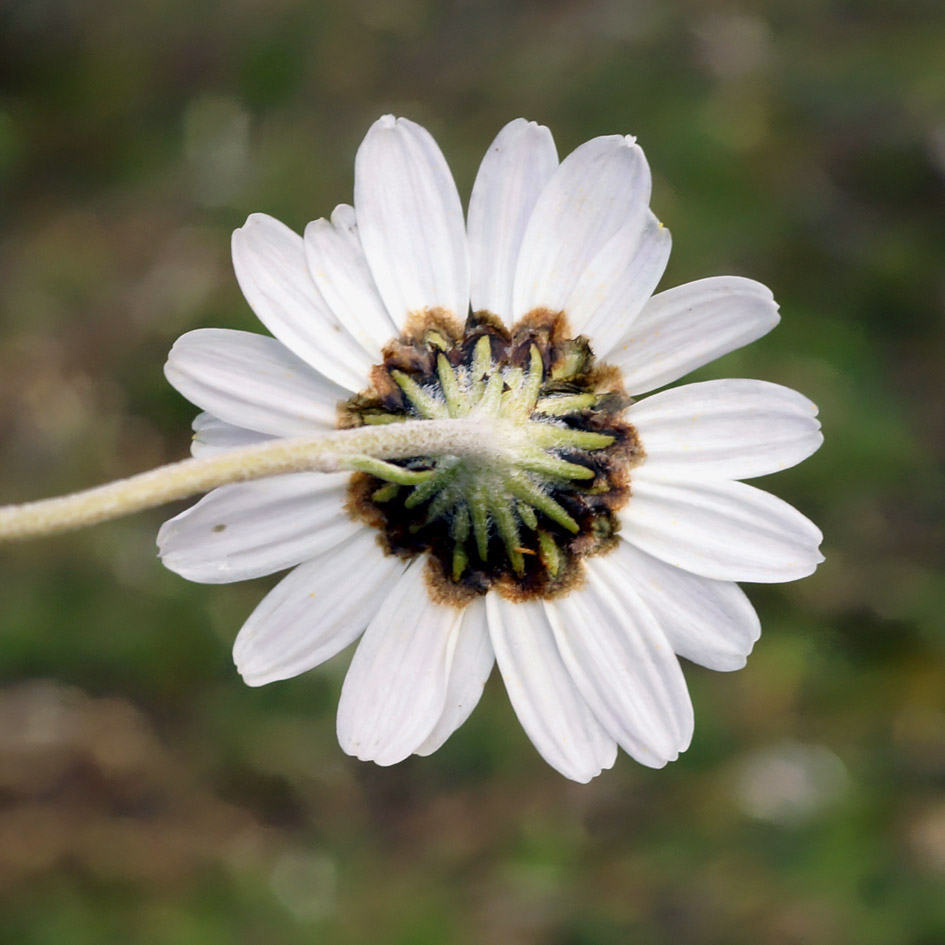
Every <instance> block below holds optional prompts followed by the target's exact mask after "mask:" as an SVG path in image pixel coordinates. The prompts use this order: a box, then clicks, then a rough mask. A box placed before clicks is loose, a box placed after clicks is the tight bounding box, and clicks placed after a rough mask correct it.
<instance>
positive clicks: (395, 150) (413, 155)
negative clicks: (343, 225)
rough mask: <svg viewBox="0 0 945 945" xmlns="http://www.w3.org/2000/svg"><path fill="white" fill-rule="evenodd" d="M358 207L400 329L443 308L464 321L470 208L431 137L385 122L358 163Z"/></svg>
mask: <svg viewBox="0 0 945 945" xmlns="http://www.w3.org/2000/svg"><path fill="white" fill-rule="evenodd" d="M354 206H355V209H356V211H357V217H358V229H359V231H360V236H361V245H362V246H363V247H364V255H365V257H366V258H367V261H368V265H369V266H370V267H371V272H372V274H373V275H374V281H375V283H376V284H377V288H378V290H379V292H380V294H381V298H382V299H384V302H385V303H386V305H387V310H388V311H389V312H390V314H391V317H392V318H393V320H394V323H395V324H396V325H397V326H402V325H403V324H404V321H405V320H406V318H407V315H408V314H409V313H410V312H416V311H422V310H423V309H425V308H436V307H442V308H445V309H446V310H447V311H450V312H452V313H453V314H454V315H455V316H456V317H457V318H459V319H460V321H462V320H464V319H465V318H466V314H467V312H468V309H469V259H468V253H467V249H466V228H465V226H464V224H463V208H462V205H461V204H460V201H459V193H458V192H457V190H456V184H455V183H454V182H453V175H452V174H451V173H450V169H449V167H448V166H447V164H446V159H445V158H444V157H443V154H442V152H441V151H440V149H439V147H437V144H436V142H435V141H434V140H433V138H432V136H431V135H430V133H429V132H428V131H427V130H426V129H424V128H421V127H420V125H417V124H414V122H412V121H408V120H407V119H406V118H397V119H396V120H395V119H394V117H393V116H392V115H385V116H384V117H383V118H380V119H378V120H377V121H376V122H374V124H373V125H372V126H371V128H370V129H369V130H368V133H367V135H366V136H365V138H364V141H363V142H362V143H361V147H360V148H358V154H357V157H356V158H355V162H354Z"/></svg>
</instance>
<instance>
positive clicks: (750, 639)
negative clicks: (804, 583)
mask: <svg viewBox="0 0 945 945" xmlns="http://www.w3.org/2000/svg"><path fill="white" fill-rule="evenodd" d="M608 558H613V560H614V563H615V564H616V565H618V566H619V567H620V568H621V569H622V572H623V574H624V576H625V580H626V581H627V582H628V583H629V584H631V585H632V586H633V589H634V590H635V591H636V592H637V593H638V594H639V595H640V598H641V599H642V600H643V603H644V604H645V605H646V606H647V607H648V608H649V610H650V612H651V613H652V614H653V616H654V617H655V618H656V622H657V623H658V624H659V625H660V628H661V629H662V631H663V632H664V633H665V634H666V638H667V639H668V640H669V642H670V645H671V646H672V648H673V649H674V650H675V651H676V652H677V653H678V654H679V655H680V656H684V657H685V658H686V659H687V660H692V662H693V663H698V664H699V665H700V666H707V667H708V668H709V669H715V670H723V671H729V670H733V669H741V668H742V667H743V666H744V665H745V660H746V659H747V657H748V654H749V653H750V652H751V650H752V647H753V646H754V644H755V641H756V640H757V639H758V637H759V636H760V635H761V622H760V621H759V620H758V615H757V614H756V613H755V608H754V607H752V606H751V601H749V600H748V598H747V597H746V596H745V592H744V591H743V590H742V589H741V588H740V587H739V586H738V585H737V584H733V583H732V582H731V581H713V580H711V579H710V578H704V577H699V576H698V575H696V574H692V573H690V572H689V571H683V570H682V569H681V568H675V567H673V566H672V565H671V564H666V563H664V562H663V561H660V560H659V559H658V558H654V557H653V556H652V555H648V554H646V553H645V552H643V551H640V549H639V548H634V547H633V545H631V544H630V542H628V541H622V542H620V543H619V544H618V545H617V547H616V548H615V549H614V551H613V552H612V553H611V554H610V555H608ZM595 560H596V559H595Z"/></svg>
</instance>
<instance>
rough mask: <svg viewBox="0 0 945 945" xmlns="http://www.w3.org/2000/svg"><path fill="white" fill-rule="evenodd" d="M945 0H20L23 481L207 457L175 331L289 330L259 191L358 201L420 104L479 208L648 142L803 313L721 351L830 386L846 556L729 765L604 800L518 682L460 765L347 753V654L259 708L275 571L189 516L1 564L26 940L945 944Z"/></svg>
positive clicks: (792, 619) (793, 607)
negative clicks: (555, 759) (534, 141)
mask: <svg viewBox="0 0 945 945" xmlns="http://www.w3.org/2000/svg"><path fill="white" fill-rule="evenodd" d="M943 64H945V8H943V6H942V4H941V2H940V0H904V2H899V3H894V2H892V0H858V2H843V0H767V2H757V3H753V2H750V0H717V2H716V0H709V2H697V0H691V2H687V0H670V2H665V0H629V2H628V0H595V2H579V0H556V2H547V3H531V4H523V3H518V2H511V0H483V2H479V0H448V2H442V3H437V2H434V0H349V2H347V3H328V2H324V0H308V2H304V3H296V2H292V0H233V2H230V3H213V2H209V0H155V2H148V3H125V2H119V0H98V2H96V0H78V2H65V0H0V501H7V502H9V501H17V500H26V499H31V498H38V497H40V496H44V495H49V494H53V493H60V492H64V491H69V490H73V489H76V488H79V487H84V486H87V485H92V484H95V483H98V482H101V481H104V480H108V479H112V478H114V477H117V476H122V475H127V474H131V473H133V472H136V471H139V470H143V469H146V468H149V467H152V466H154V465H157V464H159V463H162V462H167V461H171V460H174V459H177V458H180V457H182V456H184V455H185V454H186V452H187V447H188V441H189V424H190V420H191V417H192V415H193V412H194V411H193V409H192V408H191V407H190V406H189V405H188V404H187V403H185V402H184V401H183V399H182V398H181V397H179V396H178V395H177V394H176V393H175V392H174V391H173V390H172V389H171V388H170V387H169V386H168V385H167V384H166V383H165V382H164V380H163V377H162V372H161V366H162V364H163V361H164V357H165V354H166V352H167V350H168V349H169V348H170V346H171V344H172V342H173V341H174V339H175V338H176V337H177V336H178V335H179V334H181V333H182V332H184V331H186V330H189V329H192V328H196V327H201V326H226V327H233V328H243V329H250V330H256V329H257V328H258V326H257V325H256V323H255V322H254V319H253V317H252V314H251V313H250V311H249V308H248V307H247V305H246V304H245V302H244V301H243V300H242V298H241V296H240V294H239V291H238V289H237V286H236V282H235V280H234V278H233V276H232V272H231V269H230V263H229V258H228V247H229V234H230V232H231V230H233V229H234V228H235V227H236V226H238V225H240V224H241V223H242V221H243V220H244V219H245V217H246V215H247V214H248V213H250V212H252V211H266V212H269V213H272V214H274V215H276V216H278V217H280V218H281V219H283V220H285V221H286V222H287V223H289V224H290V225H291V226H293V227H294V228H295V229H297V230H301V229H302V228H303V227H304V225H305V223H306V222H307V221H308V220H310V219H313V218H315V217H318V216H322V215H327V214H328V213H329V212H330V210H331V208H332V207H333V206H334V205H335V204H336V203H339V202H341V201H347V200H350V194H351V186H352V166H353V158H354V153H355V150H356V148H357V145H358V143H359V141H360V138H361V136H362V135H363V133H364V132H365V130H366V129H367V127H368V125H369V124H370V123H371V122H372V121H373V120H374V119H375V118H376V117H377V116H378V115H379V114H382V113H384V112H389V111H393V112H396V113H398V114H404V115H407V116H410V117H412V118H414V119H415V120H417V121H420V122H422V123H424V124H425V125H426V126H427V127H429V128H430V129H431V131H432V132H433V133H434V134H435V135H436V137H437V139H438V140H439V142H440V143H441V145H442V147H443V149H444V151H445V153H446V154H447V156H448V158H449V160H450V162H451V164H452V166H453V168H454V170H455V173H456V176H457V180H458V182H459V186H460V190H461V192H462V193H463V194H464V195H468V192H469V188H470V186H471V184H472V180H473V177H474V174H475V170H476V167H477V164H478V161H479V159H480V156H481V155H482V153H483V151H484V150H485V148H486V146H487V145H488V143H489V142H490V141H491V139H492V137H493V136H494V135H495V133H496V132H497V131H498V129H499V128H500V127H501V126H502V125H503V124H504V123H505V122H506V121H507V120H509V119H511V118H513V117H516V116H518V115H525V116H527V117H529V118H534V119H537V120H540V121H542V122H543V123H546V124H548V125H549V126H550V127H551V128H552V130H553V131H554V134H555V136H556V139H557V141H558V144H559V150H560V151H561V152H562V154H563V153H566V152H567V151H569V150H570V149H572V148H573V147H574V146H576V145H577V144H579V143H580V142H581V141H583V140H585V139H586V138H588V137H591V136H594V135H597V134H604V133H613V132H632V133H634V134H636V135H638V136H639V140H640V142H641V143H642V144H643V146H644V148H645V149H646V151H647V154H648V157H649V159H650V163H651V165H652V167H653V170H654V175H655V185H654V197H653V205H654V208H655V210H656V212H657V213H658V214H659V215H660V217H661V218H662V219H663V220H664V221H665V222H666V224H667V225H668V226H669V227H670V228H671V230H672V231H673V235H674V241H675V250H674V255H673V259H672V261H671V263H670V266H669V270H668V272H667V275H666V279H665V281H664V285H666V286H668V285H672V284H675V283H678V282H683V281H688V280H690V279H695V278H699V277H702V276H706V275H712V274H721V273H739V274H744V275H749V276H752V277H755V278H757V279H760V280H762V281H764V282H766V283H768V284H769V285H771V286H772V287H773V289H774V291H775V293H776V296H777V297H778V299H779V300H780V302H781V305H782V313H783V322H782V324H781V326H780V327H779V328H778V329H777V330H776V331H775V332H774V333H773V334H771V335H769V336H768V337H766V338H764V339H763V340H761V341H759V342H758V343H756V344H754V345H752V346H751V347H749V348H747V349H745V350H743V351H740V352H737V353H735V354H732V355H730V356H728V357H727V358H725V359H723V360H722V361H720V362H718V363H717V364H715V365H712V367H711V368H710V369H709V370H706V371H703V372H701V373H700V376H703V377H713V376H748V377H761V378H766V379H769V380H773V381H779V382H782V383H785V384H788V385H790V386H793V387H796V388H798V389H800V390H802V391H804V392H805V393H807V394H808V395H810V396H811V397H812V398H813V399H815V400H816V401H817V402H818V403H819V404H820V406H821V410H822V417H823V422H824V428H825V433H826V437H827V440H826V444H825V446H824V447H823V449H822V450H821V451H820V453H819V454H817V455H816V456H815V457H814V458H813V459H812V460H810V461H808V462H807V463H805V464H803V465H802V466H801V467H799V468H797V469H794V470H791V471H789V472H786V473H783V474H780V475H778V476H776V477H774V478H772V479H769V480H767V481H766V482H765V483H764V485H765V487H766V488H770V489H771V490H773V491H774V492H776V493H777V494H778V495H781V496H783V497H784V498H786V499H788V500H789V501H791V502H794V503H795V504H796V505H798V506H799V507H800V508H802V509H803V510H804V511H805V512H807V513H808V514H809V515H810V516H811V517H812V518H814V519H815V520H816V521H817V522H818V523H819V524H820V525H821V526H822V527H823V529H824V532H825V534H826V540H825V545H824V550H825V552H826V555H827V561H826V563H825V564H824V565H823V566H822V568H821V569H820V570H819V571H818V573H817V574H816V576H814V577H812V578H810V579H808V580H805V581H803V582H800V583H797V584H789V585H784V586H776V587H762V586H752V587H749V588H748V590H749V593H750V595H751V597H752V599H753V601H754V602H755V604H756V605H757V607H758V609H759V611H760V613H761V616H762V620H763V625H764V634H763V636H762V638H761V640H760V642H759V644H758V645H757V647H756V650H755V653H754V654H753V656H752V657H751V659H750V660H749V664H748V667H747V668H746V669H744V670H742V671H741V672H738V673H735V674H731V675H725V674H715V673H712V672H709V671H706V670H702V669H700V668H698V667H693V666H687V667H686V672H687V676H688V679H689V682H690V686H691V689H692V694H693V699H694V702H695V706H696V718H697V726H696V735H695V740H694V742H693V745H692V748H691V749H690V750H689V751H688V752H687V753H686V754H685V755H684V756H683V757H682V758H681V759H680V760H679V761H678V762H676V763H675V764H673V765H671V766H669V767H668V768H667V769H665V770H663V771H650V770H647V769H644V768H641V767H639V766H637V765H635V764H634V763H632V762H631V761H630V760H629V759H627V758H626V757H624V756H621V757H620V759H619V760H618V762H617V765H616V768H615V769H614V770H613V771H612V772H609V773H605V774H604V775H603V776H602V777H600V778H599V779H597V780H596V781H595V782H593V783H592V784H590V785H587V786H580V785H574V784H571V783H569V782H567V781H565V780H563V779H562V778H560V777H559V776H558V775H557V774H555V773H554V772H553V771H552V770H550V769H549V768H548V767H547V766H546V765H545V764H544V763H543V762H542V761H541V760H540V759H539V758H538V756H537V755H536V753H535V752H534V751H533V749H532V748H531V746H530V745H529V744H528V742H527V740H526V738H525V736H524V735H523V734H522V732H521V730H520V728H519V726H518V724H517V723H516V721H515V719H514V717H513V714H512V712H511V709H510V708H509V706H508V703H507V700H506V697H505V694H504V692H503V690H502V687H501V683H500V681H499V680H498V679H497V678H496V677H495V676H494V677H493V679H492V681H491V682H490V685H489V686H488V688H487V692H486V694H485V697H484V698H483V700H482V703H481V704H480V706H479V708H478V710H477V711H476V713H475V714H474V716H473V718H472V719H471V720H470V721H469V722H468V723H467V724H466V725H465V726H464V727H463V728H462V729H461V730H460V731H459V732H458V733H457V734H456V735H455V736H454V737H453V738H452V739H451V740H450V742H449V743H448V744H447V745H446V746H445V747H444V748H443V749H442V750H441V751H440V752H438V753H437V754H436V755H434V756H433V757H431V758H428V759H414V760H412V761H409V762H407V763H405V764H403V765H400V766H398V767H395V768H392V769H378V768H375V767H373V766H371V765H364V764H361V763H359V762H357V761H354V760H352V759H349V758H347V757H346V756H345V755H343V753H342V752H341V750H340V749H339V748H338V746H337V744H336V742H335V735H334V708H335V705H336V703H337V697H338V692H339V688H340V683H341V679H342V676H343V672H344V667H345V664H346V662H347V658H346V657H341V658H338V659H336V660H335V661H333V662H332V663H330V664H329V665H328V666H326V667H323V668H321V669H319V670H316V671H314V672H312V673H310V674H308V675H306V676H304V677H302V678H299V679H295V680H293V681H290V682H286V683H282V684H278V685H275V686H273V687H270V688H266V689H262V690H251V689H248V688H246V687H244V686H243V684H242V683H241V681H240V680H239V678H238V676H237V674H236V672H235V671H234V669H233V667H232V665H231V662H230V655H229V648H230V643H231V641H232V639H233V637H234V635H235V633H236V631H237V629H238V628H239V626H240V624H241V622H242V620H243V619H244V618H245V617H246V616H247V615H248V614H249V612H250V611H251V609H252V608H253V606H254V605H255V603H256V601H257V600H258V599H259V598H261V596H262V595H263V593H264V592H265V590H266V588H267V587H268V586H270V585H271V584H272V583H273V581H272V580H268V581H258V582H253V583H249V584H240V585H234V586H229V587H225V586H224V587H201V586H196V585H190V584H187V583H186V582H184V581H183V580H181V579H180V578H178V577H176V576H175V575H173V574H171V573H169V572H166V571H164V570H163V569H162V567H161V566H160V564H159V562H158V561H157V559H156V556H155V548H154V536H155V533H156V530H157V528H158V525H159V523H160V522H161V521H162V520H163V518H165V517H167V515H169V514H170V513H171V512H175V511H177V510H178V508H179V507H180V506H179V507H175V508H172V509H168V510H165V511H155V512H152V513H148V514H142V515H139V516H137V517H135V518H132V519H128V520H125V521H120V522H116V523H114V524H109V525H105V526H100V527H98V528H96V529H94V530H89V531H87V532H84V533H80V534H74V535H67V536H63V537H57V538H52V539H46V540H43V541H37V542H34V543H31V544H24V545H21V546H14V547H4V548H2V549H0V942H2V943H4V945H5V943H7V942H11V943H13V942H15V943H17V945H34V943H35V945H102V943H122V945H224V943H225V945H234V943H245V945H257V943H271V945H296V943H310V942H322V941H325V942H332V943H333V945H355V943H357V945H361V943H385V945H386V943H393V945H476V943H496V945H618V943H619V945H624V943H628V942H631V943H638V945H662V943H673V945H709V943H726V945H740V943H752V945H757V943H765V945H795V943H796V945H821V943H824V945H827V943H830V945H837V943H856V945H900V943H901V945H941V943H942V942H945V791H943V789H945V616H943V614H945V576H943V573H942V562H943V560H945V556H943V551H945V547H943V546H945V540H943V511H945V500H943V485H945V481H943V475H942V467H941V460H942V453H943V444H945V398H943V387H942V373H943V366H945V361H943V355H945V345H943V341H945V339H943V334H945V319H943V308H945V269H943V264H942V260H943V251H945V199H943V184H945V65H943Z"/></svg>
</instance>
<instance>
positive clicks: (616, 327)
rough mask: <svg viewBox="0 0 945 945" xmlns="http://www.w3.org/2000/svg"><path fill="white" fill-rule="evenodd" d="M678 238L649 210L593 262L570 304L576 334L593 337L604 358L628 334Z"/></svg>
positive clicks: (571, 296) (598, 350)
mask: <svg viewBox="0 0 945 945" xmlns="http://www.w3.org/2000/svg"><path fill="white" fill-rule="evenodd" d="M671 247H672V239H671V238H670V235H669V230H667V229H666V227H665V226H663V224H662V223H660V222H659V220H657V219H656V217H655V216H653V214H652V213H650V212H647V213H646V214H645V215H644V218H643V225H642V226H639V225H638V224H637V223H633V224H631V225H630V226H629V227H624V228H623V229H622V230H620V232H618V233H617V234H616V235H615V236H613V237H611V240H610V242H609V243H608V244H607V245H606V246H605V247H604V248H603V249H602V250H601V251H600V252H599V253H598V254H597V255H596V256H595V257H594V258H593V259H592V260H591V262H590V264H589V265H588V267H587V268H586V269H585V270H584V272H583V273H582V274H581V277H580V279H578V283H577V285H576V286H575V287H574V290H573V291H572V293H571V295H570V296H569V297H568V300H567V302H566V303H565V306H564V308H565V311H566V312H567V314H568V319H569V321H570V323H571V327H572V328H573V329H574V332H575V334H583V335H587V336H588V338H590V340H591V346H592V347H593V349H594V352H595V354H597V355H598V356H599V357H606V355H607V353H608V352H609V351H610V349H611V348H613V346H614V345H615V344H617V342H618V341H619V340H620V339H621V338H622V337H623V335H625V334H626V332H627V329H629V327H630V324H631V323H632V322H633V320H634V318H636V317H637V315H638V314H639V313H640V310H641V309H642V308H643V306H644V305H645V304H646V302H647V300H648V299H649V298H650V296H651V295H652V294H653V290H654V289H655V288H656V286H657V283H658V282H659V281H660V279H661V278H662V277H663V271H664V270H665V269H666V263H667V261H668V260H669V251H670V248H671Z"/></svg>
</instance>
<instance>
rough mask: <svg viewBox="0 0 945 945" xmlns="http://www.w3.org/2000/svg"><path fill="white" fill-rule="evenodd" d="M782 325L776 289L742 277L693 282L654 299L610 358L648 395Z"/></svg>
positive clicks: (634, 390) (634, 388) (634, 389)
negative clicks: (649, 392) (772, 290)
mask: <svg viewBox="0 0 945 945" xmlns="http://www.w3.org/2000/svg"><path fill="white" fill-rule="evenodd" d="M778 320H779V316H778V306H777V303H776V302H775V301H774V297H773V296H772V295H771V291H770V289H768V288H767V287H766V286H763V285H762V284H761V283H760V282H753V281H752V280H751V279H742V278H740V277H739V276H716V277H714V278H711V279H700V280H699V281H698V282H687V283H686V284H685V285H681V286H677V287H676V288H675V289H669V290H667V291H666V292H660V293H659V295H654V296H653V298H651V299H650V301H649V302H647V303H646V305H644V306H643V310H642V311H641V312H640V314H639V315H638V316H637V317H636V319H634V321H633V322H632V324H631V326H630V330H629V331H628V332H627V334H625V335H624V336H623V338H621V339H620V341H619V342H618V343H617V344H616V346H615V347H614V348H613V349H612V350H611V351H610V353H609V354H608V355H607V360H608V361H610V362H611V363H612V364H616V365H617V367H619V368H620V369H621V370H622V371H623V374H624V383H625V385H626V388H627V391H628V392H629V393H631V394H643V393H646V391H648V390H653V389H654V388H656V387H662V386H663V385H664V384H669V383H671V382H672V381H675V380H677V379H678V378H680V377H682V376H683V375H684V374H688V373H689V372H690V371H694V370H695V369H696V368H697V367H702V365H703V364H708V363H709V361H714V360H715V359H716V358H720V357H721V356H722V355H723V354H728V352H729V351H734V350H735V349H736V348H741V347H742V346H743V345H747V344H749V343H750V342H752V341H755V340H756V339H757V338H760V337H761V336H762V335H766V334H767V333H768V332H769V331H771V329H772V328H774V326H775V325H777V323H778Z"/></svg>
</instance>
